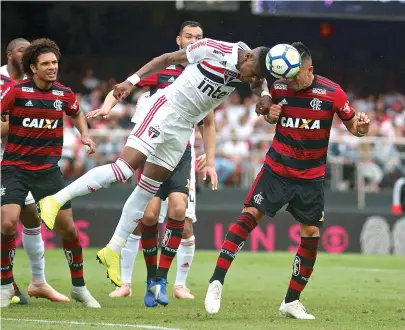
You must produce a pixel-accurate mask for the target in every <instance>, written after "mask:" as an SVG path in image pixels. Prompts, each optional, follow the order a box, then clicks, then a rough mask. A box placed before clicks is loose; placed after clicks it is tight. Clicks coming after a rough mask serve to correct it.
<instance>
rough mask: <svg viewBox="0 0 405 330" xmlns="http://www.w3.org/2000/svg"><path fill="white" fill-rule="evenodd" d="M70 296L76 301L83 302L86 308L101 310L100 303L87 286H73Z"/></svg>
mask: <svg viewBox="0 0 405 330" xmlns="http://www.w3.org/2000/svg"><path fill="white" fill-rule="evenodd" d="M70 294H71V296H72V298H73V299H74V300H76V301H78V302H81V303H82V304H83V305H84V306H86V307H89V308H101V306H100V304H99V303H98V301H97V300H96V299H94V297H93V296H92V295H91V294H90V292H89V290H87V288H86V287H85V286H72V289H71V291H70Z"/></svg>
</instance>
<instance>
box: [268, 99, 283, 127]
mask: <svg viewBox="0 0 405 330" xmlns="http://www.w3.org/2000/svg"><path fill="white" fill-rule="evenodd" d="M281 111H282V105H281V104H272V105H271V107H270V111H269V114H268V115H267V116H266V120H267V121H268V122H269V123H272V124H275V123H276V122H277V121H278V117H280V114H281Z"/></svg>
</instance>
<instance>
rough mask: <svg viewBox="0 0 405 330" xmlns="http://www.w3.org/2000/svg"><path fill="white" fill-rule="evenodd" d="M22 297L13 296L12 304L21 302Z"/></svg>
mask: <svg viewBox="0 0 405 330" xmlns="http://www.w3.org/2000/svg"><path fill="white" fill-rule="evenodd" d="M20 301H21V300H20V298H19V297H17V296H13V298H11V299H10V303H11V304H19V303H20Z"/></svg>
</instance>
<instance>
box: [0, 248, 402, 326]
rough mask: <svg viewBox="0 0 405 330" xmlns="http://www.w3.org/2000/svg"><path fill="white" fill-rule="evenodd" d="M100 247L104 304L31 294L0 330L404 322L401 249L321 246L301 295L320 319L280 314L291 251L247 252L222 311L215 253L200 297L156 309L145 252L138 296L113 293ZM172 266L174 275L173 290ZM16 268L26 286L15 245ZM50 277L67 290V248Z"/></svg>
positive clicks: (91, 284)
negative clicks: (212, 301) (215, 306)
mask: <svg viewBox="0 0 405 330" xmlns="http://www.w3.org/2000/svg"><path fill="white" fill-rule="evenodd" d="M95 254H96V250H94V249H87V250H86V251H85V259H84V260H85V264H84V266H85V268H84V271H85V278H86V284H87V287H88V288H89V289H90V291H91V292H92V294H93V295H94V296H95V298H96V299H98V301H99V302H100V304H101V306H102V308H101V309H99V310H90V309H85V308H84V307H82V305H81V304H79V303H76V302H71V303H68V304H57V303H51V302H49V301H47V300H43V299H30V303H29V305H26V306H18V305H14V306H11V307H10V308H7V309H6V308H4V309H2V311H1V313H2V329H80V330H82V329H108V328H118V327H119V328H121V327H125V328H130V329H131V328H134V329H136V328H138V329H148V327H145V326H147V325H148V326H154V327H162V328H166V329H196V330H197V329H221V330H226V329H230V330H236V329H300V330H301V329H404V328H405V263H404V258H403V257H400V256H385V255H384V256H371V255H353V254H344V255H330V254H324V253H320V254H319V255H318V259H317V262H316V265H315V271H314V273H313V275H312V277H311V279H310V281H309V284H308V285H307V288H306V290H305V291H304V293H303V294H302V302H303V303H304V305H305V306H306V307H307V309H308V310H309V312H311V313H313V314H314V315H315V317H316V320H315V321H300V320H293V319H286V318H283V317H281V316H280V315H279V314H278V307H279V305H280V303H281V301H282V299H283V297H284V294H285V292H286V290H287V286H288V282H289V279H290V274H291V269H292V261H293V258H294V255H293V254H290V253H280V252H277V253H249V252H243V251H242V252H241V253H240V254H239V255H238V256H237V258H236V259H235V261H234V263H233V265H232V267H231V269H230V271H229V273H228V276H227V278H226V282H225V286H224V291H223V296H222V307H221V310H220V312H219V313H218V314H217V315H208V314H207V313H206V312H205V310H204V296H205V291H206V289H207V285H208V279H209V278H210V276H211V273H212V271H213V269H214V266H215V262H216V258H217V255H218V253H217V252H213V251H210V252H208V251H198V250H197V251H196V257H195V260H194V263H193V265H192V268H191V271H190V275H189V279H188V287H189V288H190V289H191V290H192V293H193V294H194V295H195V296H196V299H195V301H179V300H175V299H174V298H172V299H171V300H170V304H169V306H167V307H158V308H151V309H146V308H145V307H144V305H143V294H144V290H145V282H144V281H145V266H144V262H143V258H142V253H139V254H138V258H137V261H136V264H135V271H134V278H133V296H132V297H127V298H119V299H113V298H109V297H108V293H109V292H110V291H111V290H113V289H114V287H113V286H112V285H111V284H110V282H109V280H107V278H106V275H105V270H104V268H103V267H102V266H101V265H99V264H98V263H97V262H96V260H95ZM175 262H176V260H175V261H174V263H175ZM173 266H175V264H174V265H173ZM175 268H176V267H172V271H171V272H170V274H169V285H168V293H169V295H170V297H171V295H172V284H173V281H174V277H175ZM14 274H15V278H16V281H17V283H18V284H19V285H20V287H21V288H22V289H24V291H25V292H26V289H27V286H28V284H29V281H30V276H29V267H28V260H27V257H26V255H25V253H24V251H23V250H18V251H17V254H16V259H15V264H14ZM46 276H47V281H48V282H49V283H50V284H52V285H53V286H54V288H56V289H57V290H59V291H60V292H62V293H64V294H66V295H68V294H69V290H70V278H69V270H68V267H67V264H66V260H65V257H64V254H63V251H62V250H49V251H47V252H46ZM27 320H31V321H27ZM33 320H35V321H33ZM38 320H39V321H42V320H47V322H45V323H42V322H39V321H38ZM74 322H80V323H76V324H75V323H74ZM105 323H109V324H110V325H105ZM103 324H104V325H103ZM122 325H123V326H122ZM149 328H152V329H153V327H149ZM162 328H160V329H162ZM155 329H156V328H155Z"/></svg>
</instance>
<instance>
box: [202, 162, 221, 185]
mask: <svg viewBox="0 0 405 330" xmlns="http://www.w3.org/2000/svg"><path fill="white" fill-rule="evenodd" d="M202 173H203V180H207V176H209V177H210V178H211V187H212V190H217V189H218V176H217V171H215V166H213V165H206V166H205V167H204V169H203V170H202Z"/></svg>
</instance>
